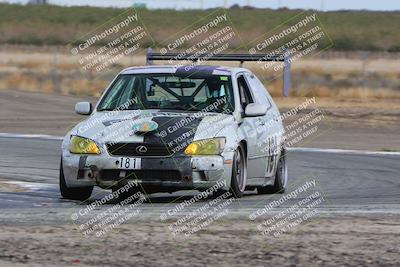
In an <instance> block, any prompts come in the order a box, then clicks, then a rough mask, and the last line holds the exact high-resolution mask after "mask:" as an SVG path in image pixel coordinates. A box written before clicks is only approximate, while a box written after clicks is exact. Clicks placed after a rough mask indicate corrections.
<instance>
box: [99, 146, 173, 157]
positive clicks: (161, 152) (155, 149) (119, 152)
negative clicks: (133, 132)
mask: <svg viewBox="0 0 400 267" xmlns="http://www.w3.org/2000/svg"><path fill="white" fill-rule="evenodd" d="M139 147H145V148H146V151H145V152H144V151H143V150H142V151H141V152H140V151H138V150H140V149H139ZM107 150H108V153H110V154H111V155H113V156H137V157H145V156H170V155H171V154H172V153H171V152H170V151H169V149H168V148H167V147H166V146H165V145H164V144H143V143H115V144H107Z"/></svg>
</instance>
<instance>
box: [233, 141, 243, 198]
mask: <svg viewBox="0 0 400 267" xmlns="http://www.w3.org/2000/svg"><path fill="white" fill-rule="evenodd" d="M246 163H247V161H246V155H245V153H244V150H243V147H242V146H241V145H240V146H239V147H238V148H237V149H236V151H235V154H234V156H233V163H232V178H231V186H230V190H229V191H230V192H231V193H232V194H233V196H234V197H236V198H240V197H242V196H243V192H244V190H245V189H246V180H247V166H246Z"/></svg>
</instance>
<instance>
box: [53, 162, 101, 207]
mask: <svg viewBox="0 0 400 267" xmlns="http://www.w3.org/2000/svg"><path fill="white" fill-rule="evenodd" d="M59 181H60V193H61V196H62V197H63V198H66V199H71V200H80V201H84V200H87V199H88V198H90V196H91V195H92V191H93V186H86V187H67V184H66V182H65V177H64V170H63V164H62V161H61V163H60V176H59Z"/></svg>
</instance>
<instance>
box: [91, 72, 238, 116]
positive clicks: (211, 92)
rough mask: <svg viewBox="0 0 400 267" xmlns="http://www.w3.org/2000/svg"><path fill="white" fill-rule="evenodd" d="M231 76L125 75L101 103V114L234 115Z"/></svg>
mask: <svg viewBox="0 0 400 267" xmlns="http://www.w3.org/2000/svg"><path fill="white" fill-rule="evenodd" d="M233 103H234V102H233V90H232V82H231V78H230V77H229V76H218V75H207V76H204V75H203V76H198V77H196V76H190V77H184V76H177V75H176V74H171V73H168V74H122V75H119V76H118V78H117V79H116V80H115V81H114V83H113V84H112V86H111V88H110V89H109V90H108V91H107V93H106V94H105V96H104V97H103V98H102V100H101V101H100V104H99V106H98V108H97V110H98V111H108V110H116V109H118V110H136V109H140V110H144V109H161V110H186V111H204V112H218V113H222V112H224V113H232V111H233Z"/></svg>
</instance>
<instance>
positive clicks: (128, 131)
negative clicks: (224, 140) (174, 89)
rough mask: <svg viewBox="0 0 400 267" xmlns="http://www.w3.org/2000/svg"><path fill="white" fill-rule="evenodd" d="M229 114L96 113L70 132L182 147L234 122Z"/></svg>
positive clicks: (96, 138)
mask: <svg viewBox="0 0 400 267" xmlns="http://www.w3.org/2000/svg"><path fill="white" fill-rule="evenodd" d="M233 121H234V119H233V116H232V115H229V114H219V113H200V112H180V111H171V112H169V111H168V112H167V111H160V110H145V111H142V110H135V111H118V112H115V111H111V112H97V113H94V114H92V115H91V116H90V117H89V118H88V119H87V120H85V121H82V122H81V123H79V124H78V125H77V126H76V127H75V128H74V129H73V130H72V131H71V133H70V134H71V135H78V136H82V137H85V138H89V139H92V140H94V141H96V142H97V143H99V144H107V143H122V142H132V143H153V144H160V143H163V144H166V145H168V146H170V147H177V146H179V147H181V148H184V147H186V146H187V145H189V144H190V142H192V141H193V140H200V139H206V138H212V137H215V136H216V135H218V133H219V132H220V131H221V130H222V129H224V127H227V126H228V125H231V124H232V123H233Z"/></svg>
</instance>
